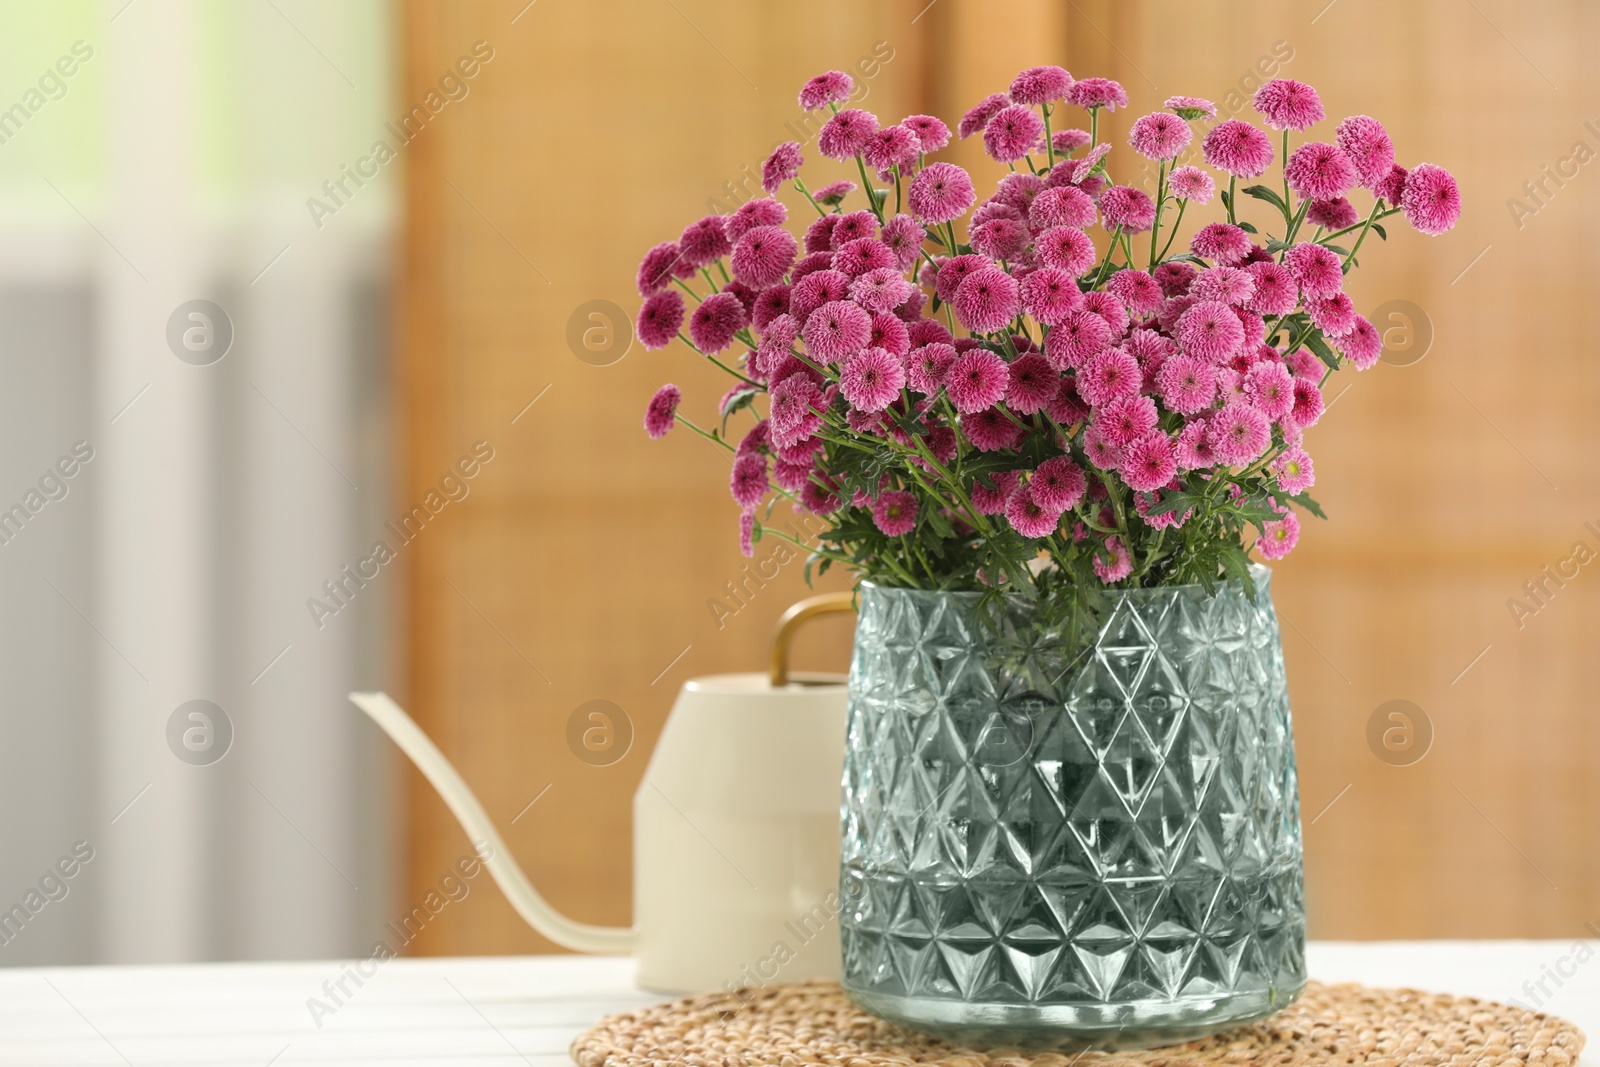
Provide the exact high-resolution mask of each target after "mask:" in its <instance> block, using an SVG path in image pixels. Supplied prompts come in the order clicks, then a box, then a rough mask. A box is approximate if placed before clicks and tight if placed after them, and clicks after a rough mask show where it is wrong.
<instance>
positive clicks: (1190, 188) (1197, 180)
mask: <svg viewBox="0 0 1600 1067" xmlns="http://www.w3.org/2000/svg"><path fill="white" fill-rule="evenodd" d="M1167 189H1168V190H1170V191H1171V193H1172V195H1173V196H1176V197H1178V198H1179V199H1182V200H1190V201H1193V202H1194V203H1196V204H1209V203H1210V202H1211V194H1212V193H1214V192H1216V191H1217V186H1216V183H1215V182H1213V181H1212V180H1211V175H1209V174H1207V173H1206V172H1205V171H1203V170H1201V169H1200V168H1199V167H1179V168H1177V169H1176V170H1174V171H1173V172H1172V173H1171V174H1169V175H1167Z"/></svg>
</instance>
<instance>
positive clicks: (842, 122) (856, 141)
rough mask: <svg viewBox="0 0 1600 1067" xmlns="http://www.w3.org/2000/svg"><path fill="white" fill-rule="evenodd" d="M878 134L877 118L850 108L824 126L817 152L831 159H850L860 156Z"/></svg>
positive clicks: (866, 112) (818, 139)
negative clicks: (873, 136)
mask: <svg viewBox="0 0 1600 1067" xmlns="http://www.w3.org/2000/svg"><path fill="white" fill-rule="evenodd" d="M877 132H878V119H877V116H875V115H873V114H872V113H871V112H870V111H862V110H861V109H860V108H855V107H852V108H848V109H846V110H844V111H841V112H839V113H838V114H837V115H835V116H833V118H831V119H829V120H828V121H827V122H825V123H823V124H822V129H821V130H820V131H819V132H818V133H817V151H819V152H821V153H822V154H823V155H825V156H827V157H828V158H829V159H841V160H842V159H850V158H852V157H853V156H858V155H860V154H861V150H862V149H864V148H866V147H867V142H868V141H870V140H871V139H872V135H873V134H875V133H877Z"/></svg>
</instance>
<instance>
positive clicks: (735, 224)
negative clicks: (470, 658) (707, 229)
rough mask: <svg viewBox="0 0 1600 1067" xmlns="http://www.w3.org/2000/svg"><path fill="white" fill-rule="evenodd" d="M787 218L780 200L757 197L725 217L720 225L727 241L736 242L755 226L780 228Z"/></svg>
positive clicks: (787, 213) (787, 211) (787, 215)
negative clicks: (726, 236) (725, 233)
mask: <svg viewBox="0 0 1600 1067" xmlns="http://www.w3.org/2000/svg"><path fill="white" fill-rule="evenodd" d="M788 217H789V209H788V208H786V207H784V206H783V201H782V200H776V199H774V198H772V197H770V196H758V197H756V198H755V199H754V200H746V201H745V202H744V203H742V204H740V205H739V206H738V207H737V208H736V209H735V210H734V212H733V214H731V215H728V216H725V218H724V221H723V224H722V225H723V229H724V230H725V231H726V232H727V235H728V240H730V241H734V242H737V241H738V240H739V238H741V237H743V236H744V235H745V234H747V233H749V232H750V231H751V230H753V229H755V228H756V227H757V226H781V225H783V223H784V220H785V219H787V218H788Z"/></svg>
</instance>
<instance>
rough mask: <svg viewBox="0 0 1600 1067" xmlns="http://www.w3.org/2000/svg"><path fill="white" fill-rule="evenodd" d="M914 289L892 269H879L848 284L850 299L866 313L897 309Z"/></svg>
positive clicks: (868, 272) (870, 271)
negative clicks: (866, 311)
mask: <svg viewBox="0 0 1600 1067" xmlns="http://www.w3.org/2000/svg"><path fill="white" fill-rule="evenodd" d="M915 288H916V286H914V285H912V284H911V283H910V282H908V281H906V279H905V275H903V274H901V273H900V272H899V271H898V270H896V269H894V268H893V267H879V268H877V269H876V270H869V271H867V272H866V273H865V274H863V275H861V277H859V278H857V279H856V280H855V281H854V282H852V283H850V298H851V299H852V300H854V301H855V302H856V303H858V304H860V305H861V306H862V307H864V308H866V309H867V310H868V311H890V310H892V309H894V308H896V307H899V306H900V304H902V303H903V302H904V301H905V299H906V297H908V296H910V295H911V291H912V290H913V289H915Z"/></svg>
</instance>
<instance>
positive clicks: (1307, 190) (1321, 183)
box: [1283, 141, 1357, 200]
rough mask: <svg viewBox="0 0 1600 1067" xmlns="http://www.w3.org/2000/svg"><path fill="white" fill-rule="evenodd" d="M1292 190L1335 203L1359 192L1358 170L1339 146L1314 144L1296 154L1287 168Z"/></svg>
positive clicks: (1290, 158) (1285, 169)
mask: <svg viewBox="0 0 1600 1067" xmlns="http://www.w3.org/2000/svg"><path fill="white" fill-rule="evenodd" d="M1283 177H1284V179H1285V180H1286V181H1287V182H1288V183H1289V188H1291V189H1293V190H1294V191H1295V192H1296V193H1298V194H1299V195H1301V196H1303V197H1307V198H1309V199H1312V200H1332V199H1333V198H1334V197H1339V196H1343V195H1344V194H1345V193H1348V192H1349V191H1350V190H1351V189H1353V188H1355V185H1356V181H1357V177H1356V168H1355V167H1354V165H1352V164H1351V162H1350V159H1349V157H1347V156H1346V155H1345V154H1344V153H1343V152H1341V151H1340V150H1339V148H1338V146H1337V145H1331V144H1328V143H1326V142H1324V141H1311V142H1310V143H1308V144H1303V145H1301V146H1300V147H1299V148H1296V149H1295V150H1294V154H1293V155H1291V156H1290V157H1289V162H1288V163H1286V164H1284V168H1283Z"/></svg>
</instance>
